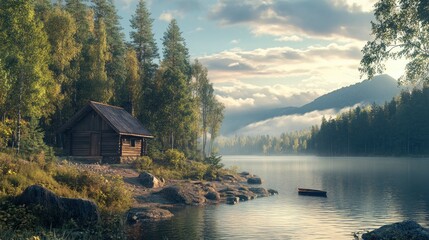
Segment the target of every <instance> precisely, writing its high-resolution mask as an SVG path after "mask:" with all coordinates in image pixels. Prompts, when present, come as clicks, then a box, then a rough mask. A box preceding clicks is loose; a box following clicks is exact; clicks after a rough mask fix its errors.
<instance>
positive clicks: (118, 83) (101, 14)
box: [91, 0, 126, 105]
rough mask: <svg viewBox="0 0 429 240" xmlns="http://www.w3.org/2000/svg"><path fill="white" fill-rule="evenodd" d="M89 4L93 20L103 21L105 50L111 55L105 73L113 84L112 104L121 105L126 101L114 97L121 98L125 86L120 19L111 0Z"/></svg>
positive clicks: (95, 0)
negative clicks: (92, 12)
mask: <svg viewBox="0 0 429 240" xmlns="http://www.w3.org/2000/svg"><path fill="white" fill-rule="evenodd" d="M91 2H92V3H93V10H94V17H95V20H96V21H97V20H98V19H103V22H104V25H105V28H106V42H107V49H108V51H109V52H110V55H111V58H110V59H108V60H107V61H106V72H107V78H108V81H109V82H111V83H113V85H112V91H113V92H114V93H115V94H114V95H112V96H113V98H112V99H111V100H112V102H113V103H114V104H117V105H123V104H124V102H125V101H126V99H118V98H117V97H116V96H121V94H120V91H121V89H122V86H123V85H124V84H125V75H126V66H125V49H126V48H125V41H124V34H123V33H122V27H121V25H120V23H119V20H120V17H119V16H118V14H117V11H116V8H115V5H114V4H113V1H112V0H91ZM116 93H117V94H116Z"/></svg>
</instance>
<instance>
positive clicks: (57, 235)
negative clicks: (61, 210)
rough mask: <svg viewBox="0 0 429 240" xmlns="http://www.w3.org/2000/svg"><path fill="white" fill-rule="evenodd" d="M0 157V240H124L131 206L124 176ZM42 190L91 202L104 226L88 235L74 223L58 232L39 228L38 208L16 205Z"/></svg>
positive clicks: (89, 231)
mask: <svg viewBox="0 0 429 240" xmlns="http://www.w3.org/2000/svg"><path fill="white" fill-rule="evenodd" d="M41 157H42V156H38V157H37V158H39V160H37V159H33V160H32V161H28V160H25V159H21V158H17V157H14V156H13V155H11V154H6V153H0V239H125V235H124V234H123V231H122V229H123V228H122V227H121V225H123V222H124V220H123V216H124V213H125V211H127V210H128V209H129V207H130V206H131V203H132V196H131V193H130V192H129V191H128V190H127V189H126V188H125V184H124V181H123V180H122V177H120V176H103V175H100V174H97V173H93V172H90V171H79V170H78V169H77V168H76V167H74V166H70V165H68V164H61V163H59V162H56V161H55V160H51V161H41V160H40V158H41ZM34 184H38V185H41V186H44V187H46V188H48V189H49V190H51V191H53V192H54V193H55V194H57V195H59V196H62V197H72V198H84V199H91V200H93V201H94V202H95V203H96V204H97V206H98V207H99V209H100V213H101V221H100V222H101V223H100V225H98V226H95V227H94V226H93V227H91V228H88V229H82V228H79V227H77V224H75V223H73V222H72V221H71V222H70V223H68V224H66V225H64V226H62V227H61V228H59V229H46V228H44V227H43V226H40V222H43V219H41V218H43V214H40V212H38V210H39V209H37V207H30V206H16V205H15V204H13V203H12V201H11V200H12V199H13V198H14V197H15V196H17V195H19V194H21V193H22V192H23V191H24V189H25V188H27V187H28V186H30V185H34Z"/></svg>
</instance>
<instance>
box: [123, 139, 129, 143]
mask: <svg viewBox="0 0 429 240" xmlns="http://www.w3.org/2000/svg"><path fill="white" fill-rule="evenodd" d="M122 143H123V144H130V140H129V139H126V138H123V139H122Z"/></svg>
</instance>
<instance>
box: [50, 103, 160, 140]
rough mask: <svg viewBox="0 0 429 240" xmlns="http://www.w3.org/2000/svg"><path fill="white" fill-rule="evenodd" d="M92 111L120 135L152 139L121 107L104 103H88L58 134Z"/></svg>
mask: <svg viewBox="0 0 429 240" xmlns="http://www.w3.org/2000/svg"><path fill="white" fill-rule="evenodd" d="M91 110H94V111H95V112H96V113H97V114H98V115H100V116H101V118H103V119H104V120H105V121H106V122H107V123H108V124H109V125H110V126H111V127H112V128H113V130H115V132H117V133H118V134H120V135H131V136H138V137H149V138H152V137H153V136H152V134H151V133H150V132H149V131H148V130H147V129H146V128H145V127H143V125H142V124H141V122H140V121H139V120H137V119H136V118H135V117H133V116H132V115H131V114H130V113H128V112H127V111H125V109H123V108H121V107H116V106H112V105H108V104H104V103H99V102H94V101H89V103H88V104H87V105H86V106H85V107H83V108H82V109H81V110H79V111H78V112H77V113H76V114H75V115H74V116H73V117H72V118H70V120H69V121H68V122H67V123H66V124H64V125H63V126H62V127H61V128H60V129H59V130H58V132H64V131H66V130H68V129H70V128H72V127H73V125H75V124H76V123H77V122H78V121H79V120H81V119H82V118H83V117H84V116H85V115H86V114H87V113H88V112H90V111H91Z"/></svg>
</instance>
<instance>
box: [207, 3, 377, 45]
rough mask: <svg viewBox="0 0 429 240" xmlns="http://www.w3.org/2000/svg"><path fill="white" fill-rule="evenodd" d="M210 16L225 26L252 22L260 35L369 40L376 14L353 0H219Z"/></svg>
mask: <svg viewBox="0 0 429 240" xmlns="http://www.w3.org/2000/svg"><path fill="white" fill-rule="evenodd" d="M208 17H209V19H211V20H214V21H218V22H219V23H220V24H221V25H224V26H228V25H237V24H242V25H248V26H249V27H250V29H251V30H252V32H253V33H254V34H256V35H266V34H268V35H274V36H279V37H283V36H289V35H302V36H306V37H317V38H327V39H334V38H338V37H341V38H347V39H359V40H366V39H368V37H369V33H370V21H371V19H372V18H373V14H372V13H371V12H367V11H364V10H363V7H361V6H360V5H358V4H357V3H353V1H348V2H345V1H339V0H317V1H314V0H301V1H291V0H290V1H284V0H266V1H250V0H247V1H246V0H244V1H236V0H219V1H218V3H217V4H216V5H215V6H214V7H213V8H212V10H211V11H210V12H209V16H208ZM365 23H366V24H365Z"/></svg>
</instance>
